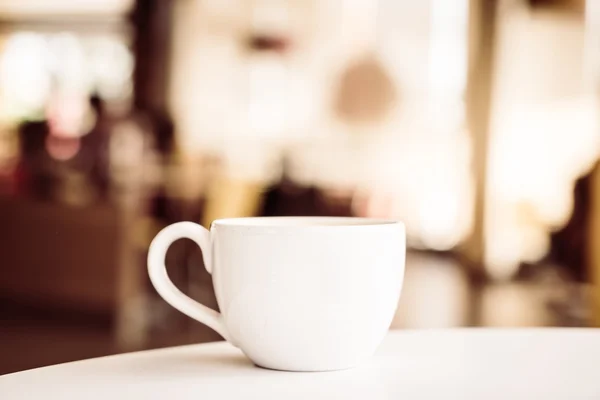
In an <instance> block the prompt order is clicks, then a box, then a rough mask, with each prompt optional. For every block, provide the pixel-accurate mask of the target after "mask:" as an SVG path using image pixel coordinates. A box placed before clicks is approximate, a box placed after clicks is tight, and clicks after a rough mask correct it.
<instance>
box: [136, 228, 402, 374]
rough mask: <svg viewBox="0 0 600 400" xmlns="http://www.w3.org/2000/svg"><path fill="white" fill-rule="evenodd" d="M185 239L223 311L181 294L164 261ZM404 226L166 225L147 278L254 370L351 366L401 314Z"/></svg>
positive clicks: (153, 249) (151, 253)
mask: <svg viewBox="0 0 600 400" xmlns="http://www.w3.org/2000/svg"><path fill="white" fill-rule="evenodd" d="M181 238H189V239H191V240H193V241H194V242H196V243H197V244H198V246H200V247H201V249H202V254H203V257H204V264H205V266H206V269H207V270H208V272H209V273H211V274H212V280H213V285H214V288H215V294H216V298H217V302H218V304H219V309H220V311H221V312H220V313H219V312H217V311H214V310H212V309H210V308H208V307H206V306H204V305H202V304H200V303H197V302H196V301H194V300H192V299H191V298H189V297H187V296H186V295H185V294H183V293H182V292H181V291H179V290H178V289H177V288H176V287H175V285H174V284H173V283H172V282H171V281H170V280H169V278H168V276H167V271H166V268H165V254H166V252H167V249H168V248H169V246H170V245H171V243H173V242H174V241H176V240H178V239H181ZM405 241H406V240H405V230H404V225H403V224H402V223H401V222H397V221H391V220H390V221H388V220H375V219H365V218H320V217H259V218H232V219H222V220H217V221H215V222H213V223H212V225H211V229H210V231H209V230H207V229H205V228H204V227H202V226H200V225H197V224H194V223H192V222H179V223H176V224H173V225H170V226H167V227H166V228H165V229H163V230H162V231H161V232H159V233H158V235H157V236H156V237H155V238H154V240H153V241H152V244H151V245H150V251H149V254H148V272H149V274H150V279H151V281H152V283H153V285H154V287H155V288H156V290H157V291H158V293H159V294H160V295H161V296H162V297H163V298H164V299H165V300H166V301H167V302H168V303H169V304H171V305H172V306H173V307H175V308H176V309H178V310H179V311H181V312H182V313H184V314H186V315H188V316H189V317H191V318H193V319H195V320H197V321H199V322H201V323H203V324H206V325H207V326H209V327H210V328H212V329H214V330H215V331H217V332H218V333H219V334H220V335H221V336H223V337H224V338H225V339H226V340H227V341H229V342H230V343H231V344H233V345H234V346H237V347H239V348H240V349H241V350H242V351H243V352H244V354H246V356H247V357H248V358H250V359H251V360H252V361H253V362H254V363H255V364H257V365H259V366H262V367H265V368H269V369H277V370H287V371H328V370H338V369H345V368H350V367H353V366H355V365H356V364H358V363H359V362H360V361H362V360H364V359H365V358H367V357H369V356H371V355H372V354H373V353H374V352H375V350H376V349H377V347H378V345H379V344H380V343H381V341H382V340H383V338H384V336H385V334H386V332H387V330H388V328H389V326H390V324H391V322H392V319H393V317H394V313H395V311H396V306H397V304H398V300H399V297H400V292H401V289H402V281H403V278H404V260H405V253H406V244H405Z"/></svg>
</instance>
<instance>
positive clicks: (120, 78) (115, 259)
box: [0, 0, 600, 373]
mask: <svg viewBox="0 0 600 400" xmlns="http://www.w3.org/2000/svg"><path fill="white" fill-rule="evenodd" d="M598 89H600V0H587V1H586V0H497V1H493V0H428V1H419V2H415V1H408V0H353V1H347V0H321V1H317V0H138V1H134V0H86V1H85V2H84V1H73V0H53V1H51V2H50V1H42V0H1V1H0V268H1V269H0V354H2V355H3V357H1V358H0V373H8V372H14V371H19V370H22V369H27V368H33V367H38V366H43V365H49V364H54V363H59V362H65V361H72V360H77V359H82V358H89V357H95V356H101V355H107V354H116V353H120V352H127V351H133V350H139V349H149V348H156V347H163V346H169V345H178V344H187V343H198V342H206V341H213V340H219V339H220V338H219V337H218V335H217V334H215V333H214V332H212V331H210V330H209V329H208V328H205V327H204V326H202V325H200V324H198V323H195V322H193V321H191V320H189V319H188V318H186V317H185V316H183V315H181V314H179V313H178V312H177V311H175V310H173V309H171V308H170V307H169V306H167V304H166V303H165V302H164V301H162V300H161V299H160V298H159V297H158V296H157V295H156V293H155V291H154V290H153V289H152V288H151V286H150V284H149V280H148V279H147V276H146V264H145V257H146V249H147V247H148V245H149V243H150V240H151V239H152V237H153V236H154V235H155V234H156V233H157V232H158V230H159V229H161V228H162V227H164V226H166V225H168V224H170V223H173V222H176V221H182V220H189V221H196V222H199V223H202V224H204V225H205V226H208V225H209V224H210V222H211V221H212V220H214V219H216V218H221V217H235V216H256V215H267V216H271V215H335V216H350V215H353V216H363V217H385V218H398V219H401V220H403V221H404V222H405V223H406V226H407V232H408V242H409V254H408V260H407V272H406V281H405V286H404V293H403V296H402V299H401V301H400V304H399V307H398V312H397V315H396V318H395V320H394V323H393V327H394V328H421V329H427V328H443V327H457V326H503V327H513V326H515V327H516V326H597V325H600V246H598V245H596V246H595V245H594V244H595V243H596V244H597V243H600V170H599V168H598V160H599V158H600V125H599V116H600V104H599V103H598V100H599V99H600V98H599V96H598ZM167 258H168V265H169V272H170V275H171V277H172V279H173V280H174V281H175V282H177V284H178V286H179V287H180V288H182V290H184V291H185V292H186V293H188V294H190V295H191V296H192V297H194V298H196V299H198V300H199V301H201V302H203V303H204V304H207V305H209V306H212V307H216V301H215V298H214V293H213V289H212V285H211V282H210V277H209V275H208V274H207V273H206V272H205V270H204V268H202V260H201V253H200V251H199V250H198V249H197V248H196V247H195V246H194V245H193V244H191V243H190V242H187V241H180V242H178V243H176V244H175V245H174V246H173V247H172V248H171V250H170V251H169V254H168V257H167ZM307 295H308V294H307Z"/></svg>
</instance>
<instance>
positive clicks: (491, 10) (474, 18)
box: [461, 0, 498, 276]
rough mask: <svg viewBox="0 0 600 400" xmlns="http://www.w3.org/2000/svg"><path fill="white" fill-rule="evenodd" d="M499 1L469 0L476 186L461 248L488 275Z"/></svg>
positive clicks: (476, 270) (469, 104) (474, 268)
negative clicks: (487, 223) (489, 180)
mask: <svg viewBox="0 0 600 400" xmlns="http://www.w3.org/2000/svg"><path fill="white" fill-rule="evenodd" d="M497 8H498V2H497V1H495V0H469V54H468V65H469V71H468V83H467V93H466V111H467V124H468V127H469V131H470V134H471V141H472V146H473V160H472V165H473V182H474V185H475V191H474V192H475V199H474V200H475V201H474V211H473V212H474V218H473V221H474V222H473V231H472V233H471V235H470V237H469V238H468V240H467V241H466V242H465V244H464V246H463V247H462V248H461V255H462V256H463V258H464V261H466V264H467V265H469V266H470V267H471V272H472V273H473V274H474V275H476V276H483V275H485V268H484V261H485V209H486V178H487V163H488V154H489V149H488V146H489V137H490V117H491V108H492V90H493V81H494V61H495V57H494V55H495V44H496V26H497Z"/></svg>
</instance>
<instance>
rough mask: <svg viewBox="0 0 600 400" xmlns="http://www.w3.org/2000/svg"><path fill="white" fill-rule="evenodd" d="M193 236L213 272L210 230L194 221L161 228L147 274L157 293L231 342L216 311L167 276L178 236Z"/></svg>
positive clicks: (205, 263) (180, 237)
mask: <svg viewBox="0 0 600 400" xmlns="http://www.w3.org/2000/svg"><path fill="white" fill-rule="evenodd" d="M183 238H187V239H191V240H193V241H194V242H196V244H197V245H198V246H200V248H201V249H202V258H203V259H204V265H205V267H206V270H207V271H208V272H209V273H212V254H211V252H212V248H211V240H210V231H209V230H208V229H206V228H204V227H203V226H200V225H198V224H195V223H193V222H178V223H175V224H172V225H169V226H167V227H166V228H164V229H163V230H161V231H160V232H159V233H158V234H157V235H156V237H155V238H154V239H153V240H152V243H151V244H150V249H149V251H148V275H149V276H150V281H151V282H152V284H153V285H154V288H155V289H156V291H157V292H158V294H159V295H160V296H161V297H162V298H163V299H164V300H165V301H166V302H167V303H169V304H170V305H172V306H173V307H175V308H176V309H177V310H179V311H181V312H182V313H184V314H185V315H187V316H188V317H190V318H193V319H195V320H196V321H199V322H201V323H203V324H204V325H206V326H208V327H209V328H211V329H213V330H214V331H216V332H217V333H218V334H219V335H221V336H222V337H223V338H224V339H225V340H227V341H228V342H231V340H230V336H229V332H228V331H227V328H226V327H225V324H224V323H223V318H222V316H221V314H220V313H218V312H217V311H215V310H213V309H211V308H209V307H207V306H205V305H202V304H200V303H198V302H197V301H195V300H192V299H191V298H190V297H188V296H186V295H185V294H183V293H182V292H181V291H180V290H179V289H177V287H176V286H175V285H174V284H173V282H171V280H170V279H169V276H168V275H167V268H166V266H165V256H166V254H167V250H168V249H169V246H171V244H172V243H173V242H174V241H176V240H178V239H183Z"/></svg>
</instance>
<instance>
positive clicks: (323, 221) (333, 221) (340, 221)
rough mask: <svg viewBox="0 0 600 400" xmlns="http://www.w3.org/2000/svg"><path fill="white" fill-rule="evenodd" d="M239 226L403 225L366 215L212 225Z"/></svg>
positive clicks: (221, 221) (226, 221) (260, 219)
mask: <svg viewBox="0 0 600 400" xmlns="http://www.w3.org/2000/svg"><path fill="white" fill-rule="evenodd" d="M214 226H217V227H238V228H270V229H273V228H277V229H281V228H284V229H285V228H292V229H298V228H313V229H314V228H326V229H334V228H338V229H339V228H350V227H354V228H360V227H363V228H364V227H385V226H401V227H404V224H403V223H402V222H401V221H398V220H394V219H384V218H364V217H314V216H306V217H303V216H295V217H238V218H221V219H216V220H214V221H213V222H212V224H211V227H214Z"/></svg>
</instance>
